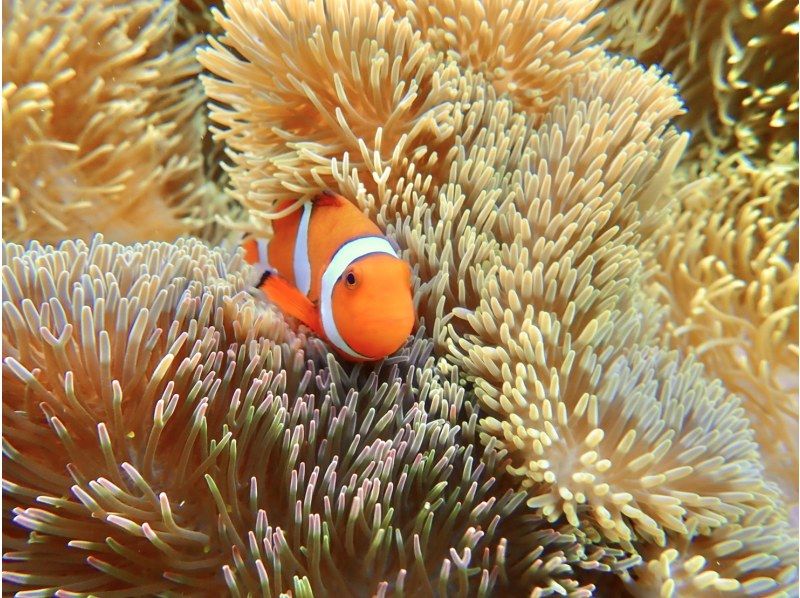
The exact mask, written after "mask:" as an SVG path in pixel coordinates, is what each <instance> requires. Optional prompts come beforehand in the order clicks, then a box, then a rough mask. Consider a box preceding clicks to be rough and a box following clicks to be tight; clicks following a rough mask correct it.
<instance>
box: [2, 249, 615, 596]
mask: <svg viewBox="0 0 800 598" xmlns="http://www.w3.org/2000/svg"><path fill="white" fill-rule="evenodd" d="M3 251H4V255H3V257H4V263H5V264H6V265H5V266H4V267H3V292H4V303H3V310H4V328H3V337H4V338H3V340H4V343H3V345H4V352H5V358H4V361H3V385H4V395H3V396H4V399H3V406H4V417H5V428H4V438H3V452H4V458H5V467H4V491H5V493H6V499H5V504H6V507H5V509H4V512H5V514H6V516H7V517H10V518H11V519H12V520H11V521H7V522H6V526H5V527H4V534H5V536H4V545H5V547H6V550H7V552H6V553H5V559H6V570H5V573H4V576H5V580H6V581H7V582H10V583H12V584H14V585H15V586H17V587H20V588H30V589H35V590H37V591H39V592H42V591H47V592H51V591H59V592H60V593H65V592H67V593H69V592H91V593H93V592H109V591H113V592H116V594H119V595H123V594H125V595H131V594H134V593H136V594H138V595H141V594H142V593H159V592H167V591H183V592H197V591H200V590H202V591H205V592H213V593H219V592H222V591H223V590H224V589H225V588H226V587H227V589H228V590H229V591H230V592H231V593H232V594H234V595H239V594H246V593H253V592H256V593H261V594H263V595H270V594H271V593H274V594H279V593H281V592H285V591H294V592H295V593H299V594H302V595H310V593H311V592H312V591H313V592H321V593H333V592H344V593H347V594H363V593H368V594H373V593H377V594H379V595H383V594H385V593H386V592H389V591H391V592H395V593H403V592H408V593H410V594H412V595H418V594H419V592H440V593H447V592H457V593H464V592H466V591H467V588H471V591H474V592H477V593H478V594H479V595H483V594H486V593H487V592H489V591H490V590H491V589H492V588H493V587H495V586H498V587H511V586H513V587H517V588H521V587H526V588H527V589H530V588H531V587H541V588H551V589H552V588H555V587H559V588H570V589H574V590H577V589H578V588H579V587H580V584H579V582H578V581H575V580H571V579H570V573H571V571H572V568H571V566H570V564H576V566H580V567H581V568H584V569H587V570H595V569H596V570H599V571H603V570H605V571H608V570H610V567H609V566H608V565H607V564H605V563H607V562H608V561H609V558H611V559H612V561H613V551H612V552H610V553H609V555H608V556H607V557H606V556H604V554H603V552H602V551H599V552H598V551H594V553H592V554H587V553H586V552H584V550H583V549H582V547H581V546H580V544H579V543H578V542H577V541H576V539H575V537H574V536H570V535H569V534H565V533H560V532H558V531H556V530H552V529H549V526H548V525H547V524H546V522H544V521H543V520H542V519H541V517H536V516H535V515H533V514H531V513H529V512H528V509H526V508H525V507H524V505H523V504H522V503H523V499H524V496H523V495H522V494H520V493H515V492H513V491H511V490H507V489H506V490H503V489H501V488H495V486H496V485H497V482H496V480H495V479H494V478H493V477H492V476H491V474H490V472H491V471H492V470H494V469H496V466H495V465H494V462H495V461H496V460H497V459H498V458H500V457H502V455H501V454H499V453H497V452H495V451H493V450H492V449H491V447H489V449H487V450H486V451H483V450H481V449H478V448H477V446H476V445H475V443H474V442H473V441H474V437H475V434H476V431H475V429H476V423H477V420H478V413H477V412H476V411H475V410H474V407H473V406H472V405H471V404H470V403H468V402H466V401H465V400H464V390H463V388H461V387H460V386H459V385H458V384H457V372H455V371H454V372H452V373H451V375H450V377H449V378H448V377H445V376H443V375H442V374H440V373H439V372H438V370H437V368H436V367H434V363H433V361H434V360H433V358H432V357H430V350H431V343H430V341H425V340H424V339H416V340H414V341H413V342H411V343H410V344H409V346H408V347H407V348H405V349H404V350H403V351H402V352H401V353H400V354H399V355H397V356H395V357H393V358H392V359H390V360H386V361H384V362H382V363H381V364H379V365H377V366H376V367H375V368H374V369H372V370H365V369H362V368H361V367H357V368H355V369H354V370H352V371H351V372H347V371H345V370H343V369H342V367H341V366H340V365H339V364H338V363H336V361H335V359H334V358H333V355H331V354H326V352H325V350H324V349H323V348H322V346H321V344H320V343H319V341H317V342H315V343H310V344H309V345H308V352H307V353H306V354H305V356H304V352H303V350H301V349H300V347H301V345H306V344H307V343H306V339H305V338H304V337H303V336H302V335H300V336H298V335H296V334H294V333H292V332H291V331H290V330H289V329H288V328H287V327H286V326H285V323H284V322H283V320H282V318H281V317H280V316H278V315H277V314H276V312H274V311H272V310H271V309H266V310H265V309H264V308H263V307H259V306H258V305H257V304H256V303H255V301H254V299H253V298H252V297H250V296H249V295H248V294H247V293H245V292H243V289H244V288H245V286H246V282H245V280H246V277H247V275H248V273H249V271H248V270H247V269H246V268H247V267H246V266H244V265H243V262H242V259H241V254H239V253H237V254H235V255H233V256H229V255H227V254H225V253H224V252H223V251H221V250H210V249H208V248H207V247H206V246H204V245H203V244H201V243H199V242H196V241H179V242H178V243H177V244H176V245H169V244H165V243H148V244H138V245H135V246H132V247H129V248H126V247H123V246H121V245H117V244H105V243H103V242H102V239H100V238H95V239H94V240H93V241H92V242H91V244H89V245H86V244H84V243H82V242H77V243H74V242H65V243H62V244H61V245H60V246H59V247H58V248H53V247H49V246H48V247H42V246H40V245H38V244H33V245H32V246H31V247H30V248H29V249H28V250H23V248H22V247H20V246H18V245H13V244H8V245H4V248H3ZM500 532H504V534H503V535H502V536H501V535H500ZM515 543H521V544H522V546H523V550H522V551H520V549H517V550H516V551H513V552H512V548H513V547H514V546H516V544H515ZM507 553H508V554H507ZM356 559H358V561H359V565H358V566H357V567H354V566H353V563H354V560H356ZM576 595H578V594H576Z"/></svg>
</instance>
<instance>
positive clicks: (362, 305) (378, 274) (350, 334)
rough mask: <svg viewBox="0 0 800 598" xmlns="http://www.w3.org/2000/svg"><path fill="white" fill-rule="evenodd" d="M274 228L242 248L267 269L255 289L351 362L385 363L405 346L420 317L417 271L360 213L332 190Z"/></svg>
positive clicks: (253, 262) (248, 240) (246, 242)
mask: <svg viewBox="0 0 800 598" xmlns="http://www.w3.org/2000/svg"><path fill="white" fill-rule="evenodd" d="M285 205H287V204H284V206H285ZM282 207H283V206H282ZM273 231H274V234H273V235H272V237H271V238H270V239H269V240H266V239H261V238H254V237H250V238H246V239H245V240H244V241H243V243H242V244H243V247H244V251H245V259H246V260H247V261H248V262H249V263H250V264H253V265H255V266H257V267H258V268H259V269H263V273H262V275H261V278H260V280H259V281H258V283H257V284H256V288H258V289H260V290H261V291H262V292H263V293H264V294H265V295H266V296H267V298H268V299H269V300H270V301H271V302H273V303H274V304H276V305H277V306H278V307H279V308H280V309H281V310H282V311H283V312H284V313H285V314H288V315H290V316H293V317H295V318H297V319H298V320H300V321H301V322H303V323H304V324H305V325H306V326H308V327H309V328H310V329H311V330H312V331H313V332H314V333H315V334H316V335H317V336H319V337H321V338H323V339H324V340H326V341H328V342H329V343H330V344H331V345H333V347H334V348H335V350H336V351H337V352H338V353H339V354H340V355H342V356H343V357H344V358H345V359H348V360H350V361H374V360H377V359H381V358H383V357H386V356H387V355H390V354H392V353H394V352H395V351H397V350H398V349H399V348H400V347H401V346H402V345H403V344H404V343H405V341H406V339H407V338H408V335H409V334H410V333H411V329H412V328H413V326H414V320H415V314H414V304H413V299H412V296H411V268H410V267H409V265H408V263H407V262H405V261H404V260H402V259H400V258H399V257H398V254H397V249H396V247H395V246H394V245H393V244H392V243H391V242H390V241H389V239H387V238H386V237H385V236H384V235H383V234H382V233H381V231H380V229H379V228H378V227H377V225H376V224H375V223H373V222H372V221H371V220H370V219H369V218H367V217H366V216H365V215H364V214H362V213H361V212H360V211H359V210H358V208H356V207H355V206H354V205H353V204H352V203H350V202H349V201H347V200H346V199H345V198H344V197H342V196H340V195H337V194H335V193H333V192H331V191H325V192H323V193H321V194H320V195H318V196H317V197H315V198H314V200H313V201H311V202H310V203H307V204H305V205H304V206H303V208H302V210H296V211H295V212H293V213H291V214H289V215H287V216H284V217H283V218H279V219H277V220H275V221H274V223H273Z"/></svg>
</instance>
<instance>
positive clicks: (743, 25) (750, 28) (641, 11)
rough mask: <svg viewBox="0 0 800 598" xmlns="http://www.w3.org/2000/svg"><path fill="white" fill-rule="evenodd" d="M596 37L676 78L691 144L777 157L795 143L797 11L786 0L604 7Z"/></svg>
mask: <svg viewBox="0 0 800 598" xmlns="http://www.w3.org/2000/svg"><path fill="white" fill-rule="evenodd" d="M600 6H601V7H602V8H604V9H606V10H607V11H608V12H607V17H606V18H605V19H602V20H600V21H598V22H597V28H596V32H597V34H598V36H599V37H601V38H603V37H608V38H609V40H610V42H611V47H612V48H613V49H615V50H617V51H621V52H624V53H626V54H629V55H633V56H635V57H636V58H638V59H639V60H642V61H643V62H645V63H646V64H660V65H662V66H663V67H665V68H666V69H668V70H669V71H671V72H673V73H674V74H675V77H676V79H677V81H678V84H679V86H680V89H681V94H682V96H683V97H684V98H685V99H686V103H687V105H688V107H689V110H688V111H687V114H686V116H685V117H683V119H682V121H681V122H682V124H683V125H684V126H686V127H689V128H692V129H694V131H695V133H696V135H695V143H696V144H698V143H702V142H705V141H710V142H712V144H713V145H716V146H721V147H723V148H725V149H726V151H727V150H731V149H733V148H738V149H741V150H743V151H745V152H746V153H747V154H748V155H750V156H753V157H758V158H766V157H770V156H774V155H775V154H776V153H777V152H779V151H780V150H781V148H782V147H783V146H785V145H786V144H787V143H792V142H793V141H794V140H795V139H796V131H797V122H798V86H797V72H798V61H797V35H798V24H797V23H798V22H797V15H798V6H797V3H796V2H786V1H783V0H754V1H752V2H737V1H735V0H709V1H705V2H691V1H685V0H681V1H678V2H674V1H670V0H601V2H600Z"/></svg>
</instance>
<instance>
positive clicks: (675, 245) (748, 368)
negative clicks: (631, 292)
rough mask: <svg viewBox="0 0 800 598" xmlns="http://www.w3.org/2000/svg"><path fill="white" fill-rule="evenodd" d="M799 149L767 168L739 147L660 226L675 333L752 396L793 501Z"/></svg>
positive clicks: (759, 426)
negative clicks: (756, 165) (756, 162)
mask: <svg viewBox="0 0 800 598" xmlns="http://www.w3.org/2000/svg"><path fill="white" fill-rule="evenodd" d="M795 151H796V150H795V148H794V147H793V146H787V147H786V148H785V151H784V155H783V157H782V158H781V159H780V160H776V161H774V162H770V163H769V164H768V165H766V166H765V167H762V168H756V167H755V166H754V165H753V164H752V162H751V161H750V160H748V159H747V158H746V157H744V156H743V155H741V154H737V155H734V156H732V157H730V158H728V159H726V160H725V161H724V162H722V163H721V164H719V165H717V166H716V167H715V168H714V170H713V171H711V174H709V175H708V176H706V177H704V178H700V179H699V180H692V179H691V178H690V179H689V181H688V182H685V183H684V184H683V186H681V187H679V188H678V190H677V198H678V201H679V204H678V206H677V207H676V212H675V216H674V217H673V218H670V219H669V221H668V222H667V223H665V224H664V226H663V228H662V230H661V231H660V234H661V235H662V236H663V238H664V241H665V245H664V248H663V250H662V251H661V253H660V256H659V261H660V262H661V264H662V270H661V271H660V272H659V274H658V277H657V278H658V280H659V282H660V283H661V284H663V285H664V287H665V293H664V295H663V297H664V301H665V303H667V305H668V306H669V308H670V320H671V321H670V324H669V330H670V331H671V334H672V335H673V341H672V342H673V343H674V344H675V345H676V346H681V347H684V348H686V350H692V351H694V352H695V353H696V354H698V355H699V357H700V359H701V360H702V361H703V362H704V363H705V364H706V366H707V368H708V369H709V371H710V372H711V373H712V374H713V375H715V376H718V377H719V378H721V379H722V380H723V381H724V382H725V384H726V386H727V387H728V388H729V389H730V390H732V391H734V392H737V393H739V395H740V396H742V397H743V398H744V399H745V407H746V413H747V415H748V417H749V418H750V420H751V421H752V422H753V429H754V430H755V432H756V438H757V439H758V440H759V442H760V443H761V445H762V448H763V451H764V453H765V454H766V455H768V456H769V458H768V459H766V460H765V464H766V466H767V468H768V470H769V472H770V474H771V477H772V478H773V479H775V480H776V481H778V482H780V483H781V485H782V487H783V488H784V491H785V492H786V493H787V496H788V497H789V502H791V503H796V501H797V483H796V482H797V475H796V474H797V463H798V461H797V450H798V446H797V432H798V428H797V418H798V403H797V400H798V398H797V397H798V388H797V360H798V347H797V337H798V310H797V302H798V275H800V271H799V270H798V265H797V245H798V236H797V234H798V232H797V203H796V198H797V171H796V159H797V158H796V154H795ZM704 170H706V169H704ZM707 170H711V169H707ZM684 176H685V177H691V176H692V173H691V172H690V173H684ZM695 176H696V175H695Z"/></svg>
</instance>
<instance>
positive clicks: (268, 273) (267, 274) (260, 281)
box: [255, 270, 273, 289]
mask: <svg viewBox="0 0 800 598" xmlns="http://www.w3.org/2000/svg"><path fill="white" fill-rule="evenodd" d="M272 275H273V272H272V270H264V273H263V274H262V275H261V278H259V279H258V282H257V283H256V285H255V286H256V288H257V289H260V288H261V287H262V286H263V285H264V283H265V282H267V280H269V277H270V276H272Z"/></svg>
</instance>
